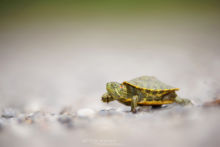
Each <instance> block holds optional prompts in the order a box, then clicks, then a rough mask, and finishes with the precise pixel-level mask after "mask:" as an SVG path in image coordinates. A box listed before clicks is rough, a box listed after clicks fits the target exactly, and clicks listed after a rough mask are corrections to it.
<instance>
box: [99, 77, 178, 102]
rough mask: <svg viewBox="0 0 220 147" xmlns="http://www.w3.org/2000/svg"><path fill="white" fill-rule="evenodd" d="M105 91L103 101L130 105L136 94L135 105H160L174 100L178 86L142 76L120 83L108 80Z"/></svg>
mask: <svg viewBox="0 0 220 147" xmlns="http://www.w3.org/2000/svg"><path fill="white" fill-rule="evenodd" d="M106 89H107V93H106V94H104V95H103V96H102V101H103V102H110V101H113V100H118V101H119V102H121V103H123V104H125V105H131V101H132V98H133V97H134V96H137V97H138V98H137V105H139V106H143V105H162V104H170V103H173V102H175V98H176V96H177V95H176V93H175V91H177V90H179V89H178V88H173V87H171V86H169V85H166V84H164V83H162V82H161V81H159V80H157V79H156V78H154V77H150V76H142V77H139V78H136V79H133V80H131V81H128V82H127V81H125V82H123V83H122V84H120V83H117V82H110V83H107V84H106Z"/></svg>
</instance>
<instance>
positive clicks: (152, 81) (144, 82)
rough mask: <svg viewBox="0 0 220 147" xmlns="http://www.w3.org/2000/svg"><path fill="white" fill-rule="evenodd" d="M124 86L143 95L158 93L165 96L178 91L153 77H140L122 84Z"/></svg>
mask: <svg viewBox="0 0 220 147" xmlns="http://www.w3.org/2000/svg"><path fill="white" fill-rule="evenodd" d="M123 84H124V85H127V86H131V87H133V89H139V90H141V91H144V92H145V93H152V94H153V93H155V94H157V93H160V94H162V93H163V94H167V93H170V92H174V91H177V90H179V88H174V87H172V86H170V85H167V84H165V83H163V82H161V81H160V80H158V79H157V78H155V77H153V76H142V77H138V78H135V79H132V80H130V81H125V82H123Z"/></svg>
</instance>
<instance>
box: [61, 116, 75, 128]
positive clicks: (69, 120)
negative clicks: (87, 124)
mask: <svg viewBox="0 0 220 147" xmlns="http://www.w3.org/2000/svg"><path fill="white" fill-rule="evenodd" d="M58 121H59V122H60V123H61V124H63V125H65V126H66V127H67V128H72V127H73V117H72V116H70V115H60V116H59V118H58Z"/></svg>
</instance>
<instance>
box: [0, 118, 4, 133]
mask: <svg viewBox="0 0 220 147" xmlns="http://www.w3.org/2000/svg"><path fill="white" fill-rule="evenodd" d="M3 127H4V122H3V120H2V119H0V131H2V130H3Z"/></svg>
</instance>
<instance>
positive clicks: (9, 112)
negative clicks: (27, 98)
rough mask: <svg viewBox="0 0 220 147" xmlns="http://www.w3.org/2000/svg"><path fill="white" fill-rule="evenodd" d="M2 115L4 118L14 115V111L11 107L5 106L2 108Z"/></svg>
mask: <svg viewBox="0 0 220 147" xmlns="http://www.w3.org/2000/svg"><path fill="white" fill-rule="evenodd" d="M2 117H4V118H13V117H16V111H15V110H14V109H12V108H5V109H3V110H2Z"/></svg>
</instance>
